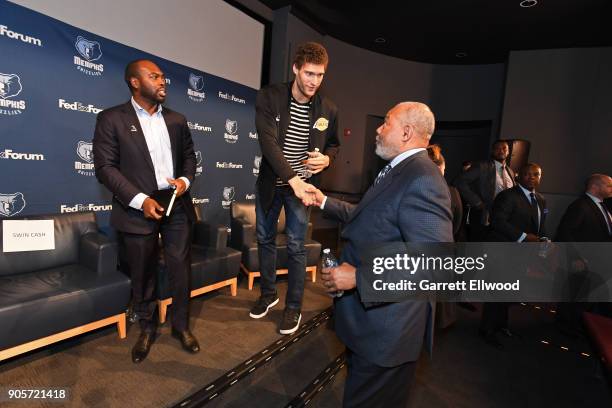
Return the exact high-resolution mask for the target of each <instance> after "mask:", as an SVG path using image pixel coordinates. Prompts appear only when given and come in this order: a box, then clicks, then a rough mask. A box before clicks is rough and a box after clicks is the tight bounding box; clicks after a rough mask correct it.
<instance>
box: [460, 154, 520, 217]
mask: <svg viewBox="0 0 612 408" xmlns="http://www.w3.org/2000/svg"><path fill="white" fill-rule="evenodd" d="M504 168H505V170H506V171H507V173H508V175H509V176H510V178H511V179H512V183H513V186H514V185H516V184H515V183H514V177H515V175H514V171H512V169H511V168H510V167H508V166H507V165H506V166H505V167H504ZM496 176H497V175H496V168H495V161H494V160H486V161H481V162H478V163H476V164H474V165H473V166H472V167H470V169H469V170H468V171H466V172H464V173H461V174H460V175H459V176H458V177H457V179H456V180H455V187H457V189H458V190H459V193H460V194H461V197H462V198H463V199H464V200H465V202H466V203H467V204H468V205H469V206H470V207H471V211H470V213H471V214H470V215H471V222H480V223H481V224H482V225H488V224H489V222H490V213H491V208H492V207H493V200H494V199H495V180H496Z"/></svg>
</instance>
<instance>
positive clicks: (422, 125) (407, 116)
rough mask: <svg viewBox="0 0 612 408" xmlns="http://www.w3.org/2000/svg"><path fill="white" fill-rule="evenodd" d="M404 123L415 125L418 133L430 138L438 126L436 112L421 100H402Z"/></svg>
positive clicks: (400, 105) (400, 106)
mask: <svg viewBox="0 0 612 408" xmlns="http://www.w3.org/2000/svg"><path fill="white" fill-rule="evenodd" d="M397 106H398V107H399V108H400V109H401V120H402V123H404V124H408V125H413V126H414V128H415V129H416V131H417V133H418V134H419V135H420V136H421V137H423V138H425V139H427V140H429V139H430V138H431V135H433V132H434V130H435V127H436V120H435V118H434V114H433V112H432V111H431V109H429V106H427V105H425V104H424V103H421V102H400V103H398V104H397Z"/></svg>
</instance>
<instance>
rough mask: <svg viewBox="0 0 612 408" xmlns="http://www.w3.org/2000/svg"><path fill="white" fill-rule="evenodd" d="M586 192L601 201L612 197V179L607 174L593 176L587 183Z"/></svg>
mask: <svg viewBox="0 0 612 408" xmlns="http://www.w3.org/2000/svg"><path fill="white" fill-rule="evenodd" d="M586 192H587V193H589V194H591V195H593V196H595V197H597V198H599V199H601V200H605V199H606V198H610V197H612V178H611V177H610V176H608V175H606V174H599V173H595V174H591V175H590V176H589V178H588V179H587V181H586Z"/></svg>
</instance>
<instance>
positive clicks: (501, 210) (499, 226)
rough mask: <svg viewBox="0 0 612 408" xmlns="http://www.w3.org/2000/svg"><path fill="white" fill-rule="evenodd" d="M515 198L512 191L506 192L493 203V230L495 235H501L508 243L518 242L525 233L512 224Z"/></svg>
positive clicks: (499, 195)
mask: <svg viewBox="0 0 612 408" xmlns="http://www.w3.org/2000/svg"><path fill="white" fill-rule="evenodd" d="M515 197H516V196H515V194H514V193H513V191H512V190H505V191H502V192H501V193H499V194H498V195H497V197H495V201H493V211H492V220H491V228H492V229H493V231H494V233H497V234H501V235H502V236H503V237H504V238H505V239H507V240H508V241H517V240H518V239H519V238H520V237H521V235H522V234H523V231H521V230H520V229H519V228H517V227H516V226H514V225H513V224H512V223H511V222H510V218H511V217H512V213H513V211H514V209H515V207H516V201H515Z"/></svg>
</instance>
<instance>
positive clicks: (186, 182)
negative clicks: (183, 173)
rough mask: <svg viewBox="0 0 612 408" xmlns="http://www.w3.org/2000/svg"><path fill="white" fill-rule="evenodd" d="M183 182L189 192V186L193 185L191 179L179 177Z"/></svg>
mask: <svg viewBox="0 0 612 408" xmlns="http://www.w3.org/2000/svg"><path fill="white" fill-rule="evenodd" d="M179 178H180V179H181V180H183V181H184V182H185V184H186V185H187V187H185V191H187V190H189V185H190V184H191V183H190V182H189V179H188V178H187V177H179Z"/></svg>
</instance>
